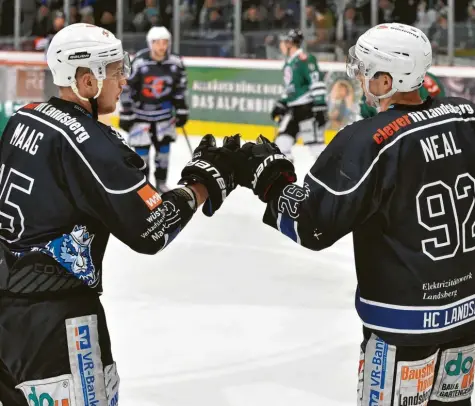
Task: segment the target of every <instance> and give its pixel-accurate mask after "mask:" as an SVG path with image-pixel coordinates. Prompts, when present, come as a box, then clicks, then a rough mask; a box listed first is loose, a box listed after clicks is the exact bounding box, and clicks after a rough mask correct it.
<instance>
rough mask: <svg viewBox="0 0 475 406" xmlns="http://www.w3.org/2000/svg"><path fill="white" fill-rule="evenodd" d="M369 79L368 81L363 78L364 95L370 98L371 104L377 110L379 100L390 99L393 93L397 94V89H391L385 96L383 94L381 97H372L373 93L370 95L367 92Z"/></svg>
mask: <svg viewBox="0 0 475 406" xmlns="http://www.w3.org/2000/svg"><path fill="white" fill-rule="evenodd" d="M370 80H371V79H368V78H365V79H364V86H365V89H366V93H367V95H368V96H369V97H371V103H372V104H373V106H374V107H376V108H379V104H380V103H379V102H380V100H381V99H387V98H389V97H391V96H392V95H393V94H394V93H396V92H397V89H395V88H392V89H391V90H390V91H389V92H387V93H386V94H383V95H382V96H376V95H374V94H373V93H371V92H370V91H369V81H370Z"/></svg>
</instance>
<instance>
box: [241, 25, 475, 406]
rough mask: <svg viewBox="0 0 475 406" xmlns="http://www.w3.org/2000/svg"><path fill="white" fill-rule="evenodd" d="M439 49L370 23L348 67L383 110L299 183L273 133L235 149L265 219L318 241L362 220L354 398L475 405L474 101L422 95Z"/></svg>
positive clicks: (302, 239) (406, 29)
mask: <svg viewBox="0 0 475 406" xmlns="http://www.w3.org/2000/svg"><path fill="white" fill-rule="evenodd" d="M431 62H432V50H431V45H430V42H429V40H428V39H427V37H426V35H425V34H424V33H423V32H422V31H420V30H419V29H416V28H414V27H410V26H407V25H402V24H384V25H381V26H376V27H374V28H371V29H370V30H368V31H367V32H366V33H364V34H363V35H362V36H361V37H360V38H359V39H358V41H357V44H356V46H354V47H352V48H351V49H350V51H349V61H348V64H347V72H348V74H349V76H350V77H352V78H356V79H358V80H359V81H360V83H361V86H362V88H363V90H364V92H365V94H366V97H367V98H369V99H372V100H375V101H376V102H377V103H378V104H379V106H380V108H381V112H380V113H379V114H378V115H376V116H375V117H373V118H371V119H368V120H361V121H357V122H355V123H353V124H351V125H348V126H346V127H344V128H343V129H342V130H341V131H340V132H339V133H338V134H337V135H336V136H335V138H334V139H333V140H332V141H331V143H330V144H329V145H328V146H327V148H326V149H325V150H324V151H323V152H322V154H321V155H320V156H319V158H318V160H317V161H316V162H315V164H314V166H313V167H312V168H311V169H310V172H309V173H308V175H307V176H306V177H305V180H304V184H303V187H301V186H299V185H297V184H296V183H293V182H294V181H295V174H294V169H293V165H292V164H291V162H290V161H288V160H286V159H285V157H284V156H283V155H282V154H281V153H280V151H279V149H278V148H277V147H276V146H275V144H271V143H269V142H266V140H265V139H264V138H261V139H260V141H261V142H260V143H258V144H254V143H247V144H245V145H244V146H243V147H242V149H241V150H240V151H239V153H238V154H236V178H237V180H238V182H239V183H240V184H241V185H243V186H245V187H248V188H251V189H253V191H254V193H255V194H256V195H258V196H259V198H260V199H261V200H263V201H264V202H266V203H267V208H266V211H265V214H264V219H263V220H264V223H266V224H268V225H270V226H271V227H274V228H276V229H278V230H279V231H280V232H281V233H283V234H284V235H286V236H287V237H289V238H291V239H292V240H293V241H295V242H296V243H298V244H300V245H302V246H304V247H306V248H309V249H312V250H321V249H324V248H326V247H329V246H330V245H332V244H333V243H335V242H336V241H337V240H339V239H340V238H342V237H343V236H344V235H346V234H348V233H350V232H353V242H354V252H355V265H356V274H357V279H358V288H357V291H356V300H355V304H356V308H357V311H358V314H359V316H360V318H361V319H362V321H363V324H364V329H363V331H364V341H363V343H362V345H361V358H360V364H359V384H358V401H357V405H379V406H391V405H394V406H406V405H430V406H435V405H439V406H441V405H457V406H468V405H470V404H471V402H470V397H471V395H472V392H473V387H474V368H475V365H474V359H475V283H474V281H473V269H472V268H473V264H474V262H475V235H474V224H475V213H474V210H473V208H474V205H475V165H474V162H475V137H474V131H475V105H474V104H473V103H471V102H470V101H468V100H466V99H462V98H455V97H453V98H449V97H446V98H438V99H432V98H430V97H429V98H427V99H426V100H425V101H423V100H422V99H421V97H420V94H419V88H420V87H421V86H422V84H423V80H424V77H425V74H426V72H427V70H428V69H429V68H430V66H431ZM318 271H319V270H318V269H316V270H315V272H318ZM316 322H318V321H317V320H316ZM335 368H338V366H337V365H335ZM335 379H338V378H335Z"/></svg>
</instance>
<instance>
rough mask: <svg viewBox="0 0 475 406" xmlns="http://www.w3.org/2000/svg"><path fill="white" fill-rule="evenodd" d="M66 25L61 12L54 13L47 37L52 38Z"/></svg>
mask: <svg viewBox="0 0 475 406" xmlns="http://www.w3.org/2000/svg"><path fill="white" fill-rule="evenodd" d="M65 25H66V19H65V17H64V13H63V12H62V11H56V12H55V13H54V14H53V23H52V27H51V30H50V32H49V35H50V36H51V37H53V36H54V35H55V34H56V33H57V32H58V31H59V30H62V29H63V28H64V26H65Z"/></svg>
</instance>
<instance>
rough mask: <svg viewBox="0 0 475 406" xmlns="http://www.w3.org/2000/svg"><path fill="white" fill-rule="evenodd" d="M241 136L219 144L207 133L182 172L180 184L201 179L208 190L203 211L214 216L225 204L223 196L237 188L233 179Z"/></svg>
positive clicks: (197, 181) (227, 138)
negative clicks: (235, 155)
mask: <svg viewBox="0 0 475 406" xmlns="http://www.w3.org/2000/svg"><path fill="white" fill-rule="evenodd" d="M240 144H241V142H240V136H239V135H233V136H232V137H226V138H225V139H224V141H223V146H222V147H221V148H218V147H217V146H216V140H215V138H214V137H213V136H212V135H211V134H206V135H205V136H204V137H203V138H202V140H201V142H200V145H198V147H197V148H196V149H195V151H194V152H193V157H192V158H191V161H190V162H188V163H187V164H186V166H185V167H184V168H183V171H182V172H181V179H180V182H178V183H179V184H182V185H192V184H194V183H201V184H203V185H204V186H206V189H207V190H208V199H207V200H206V202H205V203H204V205H203V213H204V214H205V215H206V216H208V217H211V216H212V215H213V214H214V213H215V212H216V211H217V210H218V209H219V208H220V207H221V205H222V204H223V201H224V199H225V198H226V197H227V196H229V194H230V193H231V192H232V191H233V190H234V189H235V188H236V184H235V182H234V172H233V170H234V167H233V155H234V154H235V153H236V152H237V151H238V150H239V147H240Z"/></svg>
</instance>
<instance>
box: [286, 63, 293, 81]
mask: <svg viewBox="0 0 475 406" xmlns="http://www.w3.org/2000/svg"><path fill="white" fill-rule="evenodd" d="M292 76H293V75H292V68H291V67H290V66H286V67H285V68H284V84H285V86H288V85H289V84H290V83H291V82H292Z"/></svg>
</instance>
